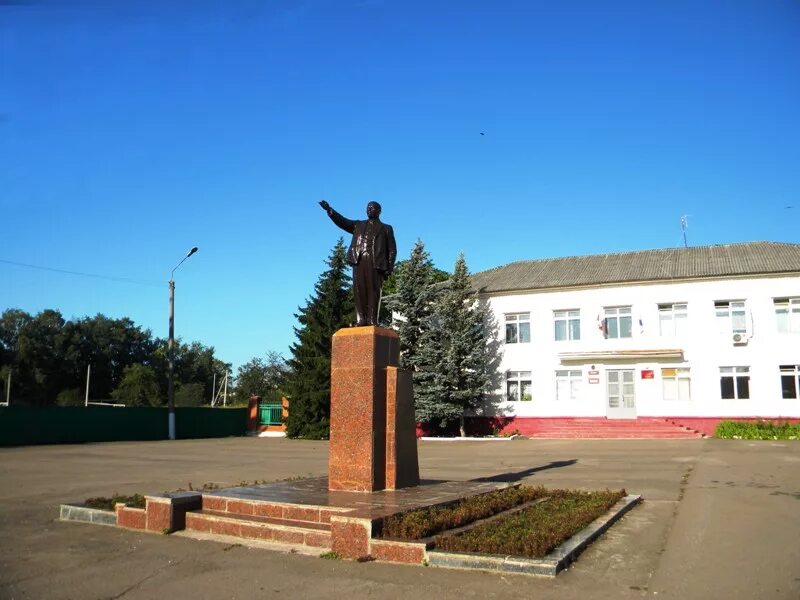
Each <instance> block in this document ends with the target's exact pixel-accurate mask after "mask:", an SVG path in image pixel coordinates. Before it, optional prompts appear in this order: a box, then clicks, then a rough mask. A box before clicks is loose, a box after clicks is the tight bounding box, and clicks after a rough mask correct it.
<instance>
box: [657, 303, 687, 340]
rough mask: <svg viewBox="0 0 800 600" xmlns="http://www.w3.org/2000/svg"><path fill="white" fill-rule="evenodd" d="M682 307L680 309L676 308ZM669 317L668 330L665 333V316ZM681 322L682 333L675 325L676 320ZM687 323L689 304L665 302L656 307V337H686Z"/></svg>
mask: <svg viewBox="0 0 800 600" xmlns="http://www.w3.org/2000/svg"><path fill="white" fill-rule="evenodd" d="M678 307H682V308H680V309H679V308H678ZM667 315H668V316H669V319H668V322H669V329H670V331H665V328H664V323H665V321H667V319H665V318H664V317H665V316H667ZM679 318H681V319H682V320H683V329H684V330H683V331H679V328H678V326H677V323H678V322H679V321H678V319H679ZM688 321H689V303H688V302H666V303H663V304H659V305H658V335H659V336H661V337H683V336H685V335H686V331H685V328H686V327H687V325H686V324H687V323H688Z"/></svg>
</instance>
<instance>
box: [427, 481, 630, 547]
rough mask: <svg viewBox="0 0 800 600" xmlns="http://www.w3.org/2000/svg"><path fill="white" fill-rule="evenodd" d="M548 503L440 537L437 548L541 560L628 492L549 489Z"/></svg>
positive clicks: (436, 540)
mask: <svg viewBox="0 0 800 600" xmlns="http://www.w3.org/2000/svg"><path fill="white" fill-rule="evenodd" d="M546 495H547V496H548V497H549V498H548V499H547V500H545V501H543V502H541V503H538V504H535V505H533V506H530V507H528V508H525V509H523V510H521V511H520V512H518V513H515V514H512V515H509V516H508V517H506V518H502V517H500V518H498V519H497V520H495V521H490V522H488V523H485V524H482V525H477V526H476V527H475V528H474V529H470V530H469V531H467V532H465V533H463V534H461V535H447V534H444V535H439V536H437V537H436V538H435V543H436V548H437V549H439V550H450V551H455V552H478V553H481V554H501V555H506V556H524V557H527V558H542V557H544V556H546V555H547V554H548V553H549V552H550V551H551V550H553V548H555V547H556V546H558V545H559V544H561V543H562V542H564V541H565V540H567V539H568V538H570V537H572V536H573V535H575V534H576V533H578V532H579V531H580V530H581V529H583V528H584V527H586V526H587V525H589V523H591V522H592V521H594V520H595V519H596V518H597V517H599V516H601V515H603V514H605V513H606V512H607V511H608V510H609V509H610V508H611V507H612V506H614V504H616V503H617V501H619V500H620V499H621V498H623V497H624V496H625V490H619V491H615V492H612V491H609V490H606V491H602V492H581V491H574V490H547V491H546Z"/></svg>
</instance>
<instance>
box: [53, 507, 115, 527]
mask: <svg viewBox="0 0 800 600" xmlns="http://www.w3.org/2000/svg"><path fill="white" fill-rule="evenodd" d="M58 518H59V519H60V520H61V521H78V522H80V523H94V524H95V525H116V524H117V515H116V513H113V512H111V511H108V510H100V509H99V508H87V507H85V506H79V505H77V504H62V505H61V510H60V512H59V516H58Z"/></svg>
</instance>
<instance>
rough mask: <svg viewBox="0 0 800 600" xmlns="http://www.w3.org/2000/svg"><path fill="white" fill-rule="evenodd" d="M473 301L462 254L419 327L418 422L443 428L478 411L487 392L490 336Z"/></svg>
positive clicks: (482, 311) (462, 430) (484, 316)
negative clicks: (430, 310) (446, 283)
mask: <svg viewBox="0 0 800 600" xmlns="http://www.w3.org/2000/svg"><path fill="white" fill-rule="evenodd" d="M487 322H488V315H487V313H486V309H485V308H483V307H482V306H481V305H480V304H479V303H478V302H477V299H476V296H475V293H474V292H473V291H472V288H471V286H470V281H469V272H468V270H467V263H466V261H465V260H464V255H463V254H462V255H460V256H459V257H458V260H457V261H456V264H455V268H454V270H453V275H452V277H451V278H450V281H449V282H448V285H447V286H446V287H445V289H444V290H442V292H441V293H440V294H438V297H437V298H436V299H435V300H434V302H433V305H432V312H431V314H430V315H429V316H427V317H426V318H425V320H424V322H423V326H422V328H421V336H420V343H419V351H418V353H417V356H416V359H415V363H416V369H417V370H416V372H415V374H414V396H415V403H416V417H417V420H418V421H421V422H424V423H429V424H432V425H435V426H438V427H440V428H446V427H447V426H449V425H450V424H452V423H454V422H458V425H459V431H460V433H461V435H462V436H464V435H466V432H465V428H464V416H465V414H466V413H467V412H468V411H470V410H474V409H476V408H477V407H478V406H480V404H481V402H482V401H483V399H484V397H485V396H486V395H487V393H488V392H489V389H490V387H491V377H492V373H491V364H492V361H491V355H490V349H489V342H490V339H491V332H490V330H489V328H488V326H487Z"/></svg>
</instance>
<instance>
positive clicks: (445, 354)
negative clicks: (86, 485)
mask: <svg viewBox="0 0 800 600" xmlns="http://www.w3.org/2000/svg"><path fill="white" fill-rule="evenodd" d="M326 266H327V268H326V270H325V271H324V272H323V273H322V274H321V275H320V276H319V278H318V280H317V282H316V284H315V286H314V290H313V294H312V295H311V296H310V297H309V298H308V300H307V301H306V304H305V306H302V307H300V308H299V309H298V312H297V313H296V314H295V315H294V316H295V317H296V319H297V322H298V325H297V326H296V327H295V328H294V332H295V336H296V341H295V342H294V343H293V344H292V346H291V348H290V353H291V356H290V358H289V359H288V360H287V359H285V358H284V357H283V356H282V355H281V354H279V353H277V352H274V351H270V352H267V353H266V354H265V355H264V356H263V357H254V358H253V359H251V360H250V361H249V362H247V363H246V364H244V365H242V366H240V367H239V368H238V371H237V374H236V379H235V381H234V382H232V384H233V385H231V388H230V389H231V401H232V403H235V404H245V403H247V401H248V399H249V398H250V397H251V396H252V395H257V396H260V397H261V398H262V399H263V400H265V401H271V402H279V401H280V398H281V397H283V396H288V397H289V398H290V403H291V404H290V410H289V417H288V420H287V422H286V427H287V435H289V436H290V437H296V438H307V439H324V438H327V437H328V435H329V431H330V375H331V373H330V371H331V338H332V336H333V334H334V333H335V332H336V331H337V330H339V329H341V328H343V327H348V326H351V325H352V324H353V320H354V300H353V286H352V278H351V276H350V270H351V269H350V266H349V265H348V264H347V260H346V256H345V245H344V240H343V239H342V238H340V239H339V240H338V241H337V243H336V245H335V246H334V248H333V249H332V251H331V253H330V255H329V256H328V258H327V260H326ZM383 293H384V297H385V302H384V304H383V306H382V308H381V315H380V318H381V322H382V324H383V325H385V326H391V327H394V328H396V329H397V331H398V334H399V336H400V345H401V356H400V360H401V366H402V367H404V368H407V369H409V370H411V371H412V373H413V378H414V401H415V407H416V408H415V410H416V419H417V421H418V422H420V423H423V424H425V425H426V426H427V427H428V428H429V429H433V430H438V431H440V432H444V431H451V432H452V431H455V430H458V431H459V432H460V433H461V434H462V435H463V434H464V432H465V416H466V415H468V414H470V413H472V414H474V413H475V412H476V411H479V410H480V409H481V407H482V406H483V405H484V401H485V400H486V398H487V397H489V395H490V392H491V390H492V389H493V388H495V387H497V382H496V381H494V380H493V377H495V375H494V374H495V373H496V372H497V369H496V365H497V361H498V360H499V352H498V350H497V348H498V341H497V339H496V338H495V331H496V327H495V326H494V324H493V323H492V321H491V314H490V312H489V311H488V310H487V308H486V306H485V305H484V303H482V302H481V301H480V300H478V298H477V297H476V295H475V293H474V291H473V290H472V288H471V285H470V281H469V271H468V268H467V264H466V261H465V259H464V257H463V255H461V256H459V257H458V259H457V260H456V263H455V265H454V267H453V272H452V273H447V272H445V271H443V270H441V269H438V268H436V267H435V266H434V264H433V262H432V260H431V258H430V255H429V254H428V252H427V251H426V249H425V245H424V243H423V242H422V241H421V240H418V241H417V243H416V245H415V246H414V249H413V250H412V252H411V255H410V256H409V258H408V259H406V260H402V261H400V262H398V264H397V266H396V268H395V271H394V273H393V274H392V275H391V276H390V277H389V278H388V279H387V281H386V282H385V284H384V291H383ZM167 358H168V357H167V342H166V340H164V339H161V338H155V337H153V335H152V334H151V332H150V331H149V330H147V329H142V328H141V327H139V326H137V325H135V324H134V323H133V321H131V320H130V319H128V318H121V319H110V318H108V317H106V316H104V315H101V314H98V315H96V316H94V317H85V318H82V319H74V320H66V319H64V317H63V316H62V315H61V313H60V312H58V311H57V310H44V311H42V312H40V313H38V314H36V315H31V314H28V313H26V312H25V311H22V310H19V309H8V310H6V311H5V312H3V314H2V319H0V378H2V379H3V380H4V381H5V380H7V378H8V376H9V375H10V376H11V377H12V379H13V393H12V397H13V399H14V403H20V404H33V405H50V404H59V405H79V404H82V403H83V398H84V394H85V380H86V369H87V366H88V365H91V383H90V390H89V396H90V398H91V399H93V400H98V399H100V400H114V401H116V402H120V403H123V404H125V405H126V406H148V405H150V406H161V405H164V404H165V403H166V398H167V373H168V370H167ZM230 371H231V365H230V364H229V363H225V362H223V361H221V360H219V359H218V358H217V357H216V356H215V355H214V348H212V347H206V346H203V345H202V344H200V343H198V342H193V343H191V344H184V343H182V342H180V341H177V342H176V349H175V381H176V391H175V402H176V405H178V406H181V405H200V404H208V403H209V402H210V399H211V397H212V396H213V394H214V390H213V389H212V386H213V384H212V381H213V380H214V375H215V374H216V376H217V377H218V378H219V377H221V376H222V375H223V374H226V373H230Z"/></svg>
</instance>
